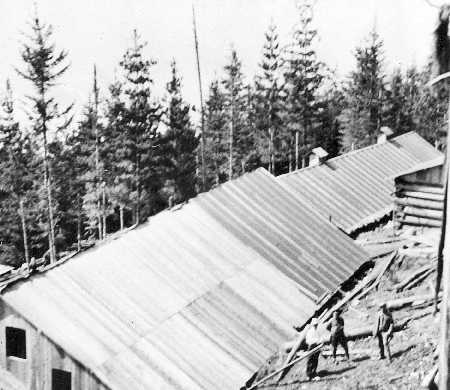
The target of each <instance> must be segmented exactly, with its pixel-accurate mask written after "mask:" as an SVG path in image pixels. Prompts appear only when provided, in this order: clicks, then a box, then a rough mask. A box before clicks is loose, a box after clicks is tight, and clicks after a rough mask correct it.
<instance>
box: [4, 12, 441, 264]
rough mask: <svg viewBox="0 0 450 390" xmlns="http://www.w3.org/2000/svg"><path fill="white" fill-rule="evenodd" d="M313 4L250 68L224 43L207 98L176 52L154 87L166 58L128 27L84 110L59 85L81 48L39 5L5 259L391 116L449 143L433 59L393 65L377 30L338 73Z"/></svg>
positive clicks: (80, 236) (16, 125)
mask: <svg viewBox="0 0 450 390" xmlns="http://www.w3.org/2000/svg"><path fill="white" fill-rule="evenodd" d="M307 11H308V10H307V9H306V11H305V10H303V12H301V13H300V12H299V15H298V18H299V23H298V24H297V25H296V26H295V28H294V29H293V33H292V36H291V37H290V41H289V42H281V40H280V37H279V33H278V28H277V26H276V25H275V24H274V23H272V24H270V25H268V26H267V30H266V33H265V36H264V45H263V47H261V57H260V60H259V63H258V67H257V72H256V73H255V74H254V75H253V76H252V77H245V76H244V73H243V71H242V66H243V64H242V61H241V57H240V53H239V52H238V51H237V50H235V49H227V50H226V51H224V52H223V58H226V65H225V66H224V67H223V69H221V71H220V72H218V73H217V76H216V78H215V79H214V80H213V81H212V82H211V83H210V84H209V85H205V86H204V91H203V92H204V93H203V95H204V96H203V100H204V103H203V106H202V105H201V104H198V103H197V102H187V101H186V100H185V98H184V96H183V93H182V91H183V79H184V78H187V77H196V75H195V74H192V75H183V74H180V72H179V69H178V66H177V63H176V53H173V55H174V57H175V60H174V61H173V62H172V64H171V69H170V78H169V79H168V80H164V81H163V82H164V83H165V85H166V88H165V92H164V94H163V96H159V94H157V93H156V92H155V88H154V75H153V69H154V67H155V65H156V64H157V62H158V58H152V57H147V56H146V55H144V48H146V50H145V53H147V49H149V50H150V52H151V47H148V46H146V45H147V43H146V41H147V39H146V37H145V36H142V35H141V34H140V32H139V31H136V30H134V31H129V32H127V33H128V34H129V36H130V38H131V39H130V42H132V45H130V47H129V48H128V49H127V50H126V51H125V52H124V53H123V55H122V57H121V60H120V62H119V63H118V64H117V72H116V76H115V77H114V79H112V80H110V83H109V87H108V88H107V89H101V88H99V86H98V82H97V77H98V74H97V69H96V66H95V64H92V67H91V72H92V75H91V92H90V94H89V95H88V96H86V97H85V100H84V102H83V105H84V106H83V107H84V108H83V113H82V115H81V117H79V116H75V115H74V110H73V107H72V106H71V105H68V106H65V105H63V104H62V103H61V102H60V101H58V99H57V98H56V97H55V94H54V88H55V85H57V84H58V83H59V82H60V81H61V80H62V79H63V78H64V75H65V73H66V71H67V70H68V69H69V67H70V47H65V46H64V42H60V41H57V40H56V39H55V36H54V33H53V29H52V22H51V21H50V20H43V18H41V17H40V16H39V14H38V13H36V15H35V16H34V17H33V18H32V20H29V21H28V23H27V22H26V21H24V26H23V29H24V30H25V38H24V40H23V42H20V43H19V42H18V44H17V52H18V53H20V58H21V64H20V66H18V67H17V68H12V69H11V72H16V74H17V75H19V76H20V77H21V78H22V79H23V80H25V81H26V82H27V83H28V85H29V86H30V87H32V91H33V92H32V93H31V94H30V95H27V96H18V95H17V94H16V93H15V87H14V85H13V84H12V83H11V82H9V81H8V82H6V84H5V85H2V86H1V88H2V91H1V106H0V109H1V114H0V212H1V217H0V232H1V233H0V234H1V236H0V263H2V264H7V265H12V266H20V265H21V264H22V263H25V262H26V263H29V262H30V261H32V259H33V258H34V259H42V258H43V259H45V261H46V262H50V263H52V262H54V261H56V260H57V259H59V258H61V257H63V256H64V255H65V254H67V253H69V252H72V251H77V250H82V249H83V248H86V247H88V246H90V245H92V243H94V242H95V241H98V240H104V239H105V238H106V237H107V236H108V235H110V234H112V233H115V232H118V231H120V230H123V229H126V228H128V227H130V226H133V225H136V224H139V223H142V222H143V221H145V220H147V219H148V217H150V216H152V215H154V214H155V213H158V212H160V211H161V210H163V209H166V208H168V207H174V206H176V205H178V204H182V203H183V202H186V201H188V200H189V199H190V198H192V197H195V196H196V195H197V194H199V193H201V192H204V191H208V190H209V189H211V188H214V187H216V186H218V185H220V184H221V183H223V182H226V181H228V180H230V179H233V178H236V177H238V176H241V175H243V174H245V173H246V172H251V171H253V170H255V169H256V168H258V167H264V168H266V169H267V170H268V171H269V172H271V173H272V174H274V175H280V174H283V173H287V172H290V171H293V170H296V169H299V168H302V167H305V166H307V164H308V155H309V154H310V152H311V150H312V149H313V148H316V147H319V146H320V147H322V148H323V149H325V150H326V151H327V152H328V153H329V156H330V157H333V156H337V155H339V154H341V153H344V152H348V151H350V150H353V149H358V148H361V147H364V146H368V145H371V144H373V143H375V142H376V138H377V135H378V133H379V130H380V128H381V127H383V126H387V127H389V128H391V129H392V130H393V131H394V133H395V134H396V135H398V134H402V133H405V132H409V131H416V132H417V133H419V134H420V135H421V136H423V137H424V138H425V139H426V140H427V141H429V142H430V143H432V144H433V145H435V146H436V147H437V148H441V145H442V143H443V139H442V131H443V130H445V124H446V111H447V98H446V96H448V92H447V90H446V89H447V87H445V86H443V87H440V88H441V90H440V91H432V90H430V89H429V88H427V87H426V84H427V82H428V81H429V80H430V74H431V65H429V66H425V67H415V66H410V67H406V68H405V67H403V68H396V67H392V66H390V64H388V63H387V61H386V59H385V54H384V43H383V37H382V36H380V34H379V33H378V32H377V30H376V29H375V28H374V29H372V31H371V32H370V33H369V34H368V35H367V36H365V37H361V42H362V43H361V44H360V45H358V46H357V47H355V48H354V50H353V55H354V60H355V66H354V69H353V70H352V71H351V72H350V73H349V74H347V75H346V76H345V77H343V78H337V77H335V74H334V70H333V69H332V67H330V66H329V64H326V63H324V62H322V61H321V58H319V56H318V55H317V52H316V40H317V39H318V37H319V36H320V31H316V30H315V29H314V27H313V26H314V23H313V22H314V20H313V18H314V16H313V13H311V12H307ZM99 61H101V59H99ZM6 76H7V75H6ZM74 100H75V97H74ZM18 102H24V104H25V106H26V116H27V120H26V121H21V120H19V117H20V115H19V114H18V110H19V108H18V106H19V104H18ZM194 103H195V104H194ZM199 118H200V119H199Z"/></svg>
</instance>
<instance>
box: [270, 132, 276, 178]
mask: <svg viewBox="0 0 450 390" xmlns="http://www.w3.org/2000/svg"><path fill="white" fill-rule="evenodd" d="M273 139H274V130H273V129H272V128H271V129H270V155H269V158H270V173H272V174H273V175H275V147H274V143H273Z"/></svg>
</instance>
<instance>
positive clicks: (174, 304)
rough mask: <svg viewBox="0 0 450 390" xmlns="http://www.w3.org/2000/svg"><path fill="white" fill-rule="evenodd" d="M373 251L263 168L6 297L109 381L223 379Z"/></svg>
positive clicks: (247, 370) (230, 380) (221, 384)
mask: <svg viewBox="0 0 450 390" xmlns="http://www.w3.org/2000/svg"><path fill="white" fill-rule="evenodd" d="M367 260H368V255H367V254H366V253H365V252H364V251H363V250H362V249H361V248H360V247H358V246H357V245H356V244H354V243H353V241H352V240H351V239H349V238H348V237H347V236H346V235H345V234H343V233H342V232H340V231H339V230H338V229H337V228H336V227H335V226H333V225H331V224H330V223H328V221H327V220H326V219H324V218H323V217H322V216H321V215H320V214H318V213H317V212H316V211H314V210H312V209H311V208H310V207H309V206H308V205H306V204H304V203H302V202H301V201H298V200H296V199H294V197H293V196H292V195H291V194H290V193H289V192H287V191H286V190H284V189H283V188H282V187H281V186H279V185H278V184H277V181H276V180H275V178H273V176H271V175H270V174H268V173H267V172H266V171H265V170H263V169H260V170H257V171H256V172H254V173H252V174H248V175H245V176H244V177H242V178H240V179H237V180H234V181H232V182H228V183H226V184H224V185H222V186H220V187H219V188H217V189H215V190H213V191H210V192H209V193H206V194H202V195H201V196H198V197H197V198H195V199H193V200H191V201H190V202H189V203H188V204H187V205H184V206H182V207H179V208H175V209H172V210H169V211H165V212H162V213H160V214H158V215H156V216H154V217H152V218H151V219H150V220H149V221H148V222H147V223H146V224H144V225H143V226H141V227H139V228H137V229H134V230H131V231H129V232H127V233H126V234H123V235H122V236H120V237H119V238H117V239H115V240H111V241H109V242H107V243H104V244H100V245H98V246H96V247H94V248H92V249H90V250H87V251H86V252H84V253H82V254H80V255H78V256H75V257H73V258H72V259H70V260H68V261H66V262H63V263H61V264H59V265H57V266H56V267H52V269H49V270H47V271H46V272H43V273H40V274H36V275H34V276H32V277H30V278H28V279H27V280H25V281H21V282H18V283H16V284H14V285H12V286H9V287H8V288H7V289H6V290H5V291H4V293H3V297H2V298H3V299H4V301H5V302H7V303H8V304H9V305H10V306H11V307H13V308H14V309H15V310H16V311H17V312H19V313H20V314H21V315H23V316H24V317H25V318H26V319H28V320H29V321H30V322H31V323H32V324H34V325H35V326H36V327H37V328H39V329H40V330H41V331H42V332H43V333H44V334H46V335H47V337H49V338H50V339H51V340H53V341H54V342H55V343H56V344H58V345H59V346H61V347H62V348H63V349H64V350H65V351H66V352H67V353H68V354H70V355H71V356H72V357H74V358H75V359H76V360H78V361H79V362H80V363H81V364H83V365H84V366H86V367H88V368H89V369H90V370H92V372H93V373H94V374H95V375H97V376H98V378H99V379H100V380H102V381H103V382H104V383H105V384H106V385H107V386H109V387H110V388H111V389H114V390H121V389H130V388H131V389H135V390H140V389H142V390H144V389H149V388H157V389H182V390H184V389H186V390H187V389H189V390H191V389H192V390H194V389H195V390H197V389H211V388H218V389H225V390H227V389H236V388H239V387H240V386H241V384H242V383H243V382H244V381H245V380H247V379H248V378H249V377H250V375H251V374H252V373H253V372H255V371H256V370H257V369H258V368H259V367H260V366H261V364H262V363H263V362H264V360H265V359H267V358H268V357H269V356H270V355H271V354H272V353H273V352H274V351H276V350H277V349H278V347H279V345H280V344H281V343H283V342H285V341H287V340H288V339H290V338H292V337H293V336H294V331H293V329H292V326H293V325H294V324H297V323H302V322H304V321H305V320H307V319H308V318H309V317H310V316H311V315H312V313H313V312H314V309H315V299H316V298H318V297H320V296H321V295H323V294H325V293H328V292H332V291H334V290H336V288H337V287H338V286H339V285H340V284H341V283H342V282H344V281H345V280H346V279H347V278H348V277H349V276H350V275H351V274H352V273H354V272H355V271H356V269H357V268H359V267H360V266H361V265H362V264H363V263H364V262H365V261H367Z"/></svg>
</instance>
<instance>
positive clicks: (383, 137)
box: [377, 126, 394, 144]
mask: <svg viewBox="0 0 450 390" xmlns="http://www.w3.org/2000/svg"><path fill="white" fill-rule="evenodd" d="M393 134H394V132H393V131H392V130H391V129H390V128H389V127H387V126H382V127H381V128H380V134H379V135H378V139H377V144H384V143H385V142H386V141H387V140H388V139H389V138H391V136H392V135H393Z"/></svg>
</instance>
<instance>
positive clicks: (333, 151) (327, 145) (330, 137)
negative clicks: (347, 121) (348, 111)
mask: <svg viewBox="0 0 450 390" xmlns="http://www.w3.org/2000/svg"><path fill="white" fill-rule="evenodd" d="M342 101H343V93H342V91H341V90H340V88H338V86H337V85H335V84H332V85H331V86H330V87H329V88H327V90H326V91H325V92H324V93H323V94H322V96H321V97H320V102H321V104H320V109H319V112H318V120H317V125H316V128H315V130H314V146H315V147H319V146H320V147H322V148H323V149H325V150H326V151H327V152H328V156H329V158H332V157H335V156H337V155H338V154H339V152H340V150H341V147H342V145H341V142H342V140H341V123H340V121H339V116H340V114H341V112H342V108H343V107H342Z"/></svg>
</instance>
